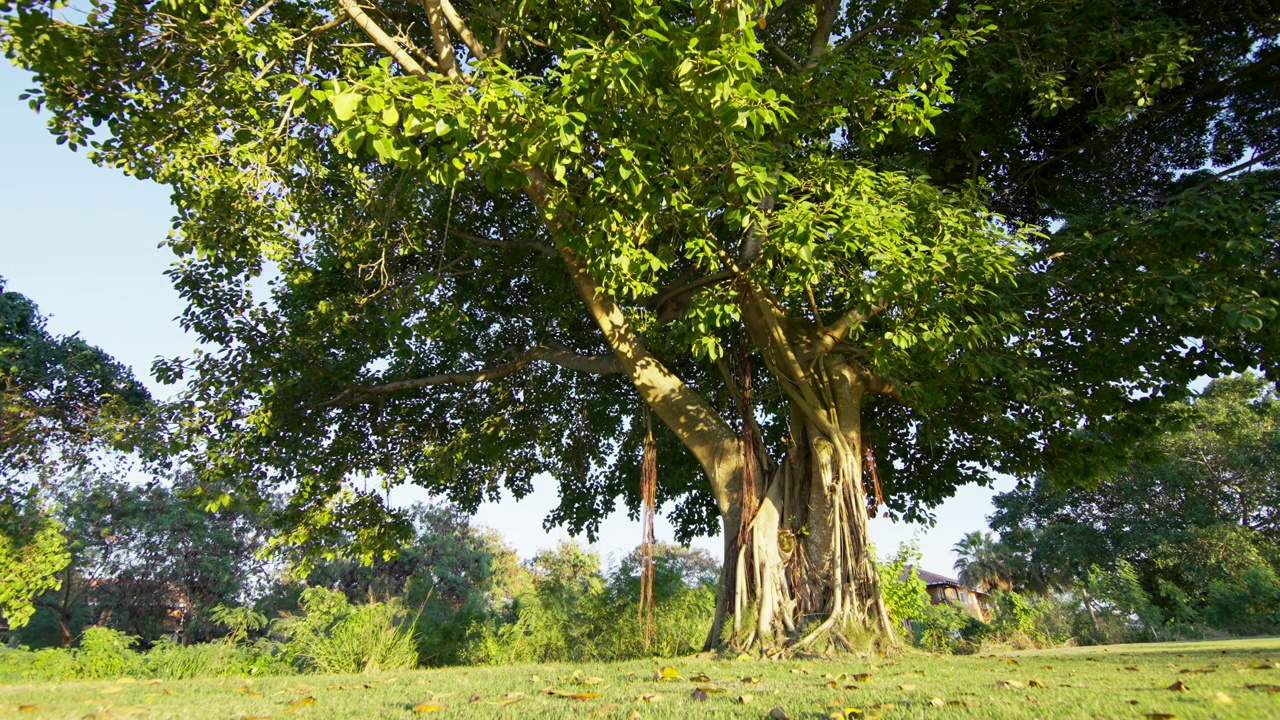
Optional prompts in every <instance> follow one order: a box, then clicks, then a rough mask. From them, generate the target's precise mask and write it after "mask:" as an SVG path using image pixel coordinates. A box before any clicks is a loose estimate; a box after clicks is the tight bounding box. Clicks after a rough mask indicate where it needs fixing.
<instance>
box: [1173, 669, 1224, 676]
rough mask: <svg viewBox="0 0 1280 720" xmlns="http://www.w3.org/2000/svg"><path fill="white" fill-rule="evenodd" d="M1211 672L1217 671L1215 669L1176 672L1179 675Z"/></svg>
mask: <svg viewBox="0 0 1280 720" xmlns="http://www.w3.org/2000/svg"><path fill="white" fill-rule="evenodd" d="M1211 672H1217V670H1183V671H1182V672H1180V673H1178V674H1179V675H1207V674H1209V673H1211Z"/></svg>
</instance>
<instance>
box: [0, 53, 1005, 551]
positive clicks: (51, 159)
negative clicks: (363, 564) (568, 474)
mask: <svg viewBox="0 0 1280 720" xmlns="http://www.w3.org/2000/svg"><path fill="white" fill-rule="evenodd" d="M30 86H31V81H30V76H29V74H28V73H26V72H24V71H22V70H19V69H17V68H13V67H10V66H8V65H2V66H0V137H4V138H5V139H6V141H7V142H6V143H5V148H4V151H3V152H0V218H2V221H0V276H3V277H5V278H6V279H7V281H8V282H7V285H8V289H10V290H13V291H16V292H20V293H22V294H24V295H26V296H28V297H30V298H31V299H33V300H35V302H36V303H38V304H39V305H40V309H41V311H42V312H43V313H44V314H46V315H48V316H50V319H49V327H50V329H51V330H52V331H53V332H55V333H60V334H69V333H75V332H78V333H80V336H81V337H82V338H84V339H85V340H86V341H88V342H90V343H92V344H94V345H97V346H99V347H101V348H103V349H104V350H106V351H107V352H109V353H111V354H112V355H113V356H115V357H116V359H118V360H120V361H121V362H123V363H125V364H128V365H130V366H132V367H133V369H134V372H135V373H136V374H137V375H138V377H139V378H140V379H142V380H144V381H145V382H147V383H148V385H149V386H150V387H151V389H152V391H153V392H154V393H156V394H157V395H158V396H161V397H164V396H168V395H170V394H171V393H172V388H165V387H163V386H160V385H158V384H157V383H156V382H155V380H154V379H153V378H152V377H151V374H150V368H151V362H152V360H153V359H155V358H156V357H159V356H164V357H172V356H177V355H185V354H188V353H190V352H191V350H192V349H193V348H194V347H195V346H196V341H195V339H194V338H192V337H190V336H187V335H184V333H183V331H182V328H181V327H179V325H178V323H177V321H176V318H177V316H178V315H179V314H181V312H182V307H183V306H182V302H181V300H180V299H179V298H178V295H177V293H176V292H175V291H174V290H173V288H172V287H171V286H170V284H169V280H168V278H166V277H165V276H164V274H163V273H164V271H165V269H166V268H167V267H168V266H169V264H170V263H171V262H172V260H173V256H172V254H171V253H170V252H169V251H168V250H167V249H164V248H160V247H158V245H159V244H160V243H161V242H163V241H164V239H165V238H166V237H167V235H168V232H169V227H170V218H171V216H172V214H173V213H172V210H171V208H170V205H169V193H168V190H167V189H166V188H164V187H161V186H159V185H156V184H154V183H150V182H141V181H138V180H134V179H131V178H128V177H126V176H124V175H123V174H122V173H120V172H117V171H114V170H107V169H103V168H99V167H96V166H94V165H93V164H91V163H90V162H89V161H88V160H86V159H85V157H84V155H83V152H81V153H72V152H70V151H68V150H67V149H66V148H65V147H59V146H58V145H57V144H55V142H54V139H53V137H52V136H51V135H49V134H48V132H47V131H46V130H45V128H44V121H43V119H42V118H40V117H39V116H37V115H36V114H35V113H34V112H32V111H31V110H30V109H29V108H28V107H27V105H26V103H25V102H22V101H19V100H18V99H17V98H18V95H19V94H21V93H22V91H23V90H25V89H27V88H28V87H30ZM1010 487H1011V481H1008V480H1003V481H1000V482H997V484H996V487H995V488H994V489H984V488H978V487H969V488H963V489H961V490H960V492H959V493H958V494H957V495H956V496H955V497H954V498H952V499H951V500H949V501H948V502H946V503H944V504H943V505H942V506H941V507H939V508H938V509H937V516H938V521H937V524H936V525H935V526H934V527H932V528H926V527H921V526H918V525H907V524H895V523H891V522H889V521H888V520H885V519H876V520H873V521H872V525H871V536H872V541H873V542H874V543H875V544H876V546H877V547H878V548H879V549H880V550H881V552H890V551H892V550H893V549H895V548H896V547H897V546H898V543H899V542H902V541H904V540H909V539H911V538H912V537H913V536H918V539H919V542H920V548H921V551H922V552H923V555H924V562H923V566H924V567H925V568H926V569H929V570H932V571H934V572H938V573H944V574H951V572H952V565H953V563H954V562H955V557H954V554H953V553H952V552H951V546H952V545H954V544H955V543H956V542H957V541H958V540H959V539H960V537H961V536H962V535H964V534H965V533H967V532H970V531H973V530H985V529H986V527H987V526H986V517H987V516H988V515H989V514H990V513H991V497H992V495H993V494H994V493H995V492H996V491H1003V490H1008V489H1009V488H1010ZM399 497H400V498H402V499H410V498H411V499H425V498H424V496H423V495H421V494H415V493H413V492H412V491H405V492H402V493H400V495H399ZM555 504H556V497H555V485H554V483H553V481H551V480H550V479H549V478H543V479H541V480H540V481H538V482H535V492H534V494H533V495H531V496H529V497H527V498H525V499H524V500H523V501H521V502H518V503H517V502H515V501H514V500H512V499H510V498H507V499H505V500H504V501H502V502H499V503H490V504H486V505H485V506H483V507H481V508H480V511H479V513H478V515H477V521H478V522H479V524H481V525H486V526H489V527H492V528H495V529H497V530H499V531H500V532H501V533H502V534H503V535H504V536H505V537H506V538H507V540H508V542H510V543H511V544H512V545H513V546H514V547H515V548H516V549H517V550H518V551H519V552H520V554H521V555H523V556H525V557H529V556H531V555H533V553H535V552H537V550H538V549H540V548H544V547H549V546H551V545H554V544H555V542H556V541H557V540H561V539H567V538H568V534H567V533H566V532H564V531H563V530H562V529H556V530H552V531H551V532H550V533H548V532H544V531H543V529H542V519H543V518H545V517H546V516H547V514H548V513H549V512H550V511H551V509H552V508H553V507H554V506H555ZM656 531H657V534H658V537H659V539H667V540H670V539H671V537H672V532H671V526H670V525H669V524H667V523H665V522H664V521H663V519H662V518H661V517H659V520H658V523H657V528H656ZM639 540H640V525H639V523H638V522H633V521H631V520H629V519H628V518H627V517H626V514H625V512H618V513H615V514H614V515H613V516H611V517H609V518H608V519H607V520H606V521H605V522H604V523H603V525H602V528H601V537H600V542H599V543H598V544H597V546H596V549H597V550H598V551H599V552H600V553H601V554H602V555H604V556H606V558H607V557H609V556H610V555H612V556H614V557H615V558H616V557H620V556H621V555H623V554H625V553H626V552H628V551H630V549H631V548H633V547H634V546H635V545H636V544H638V542H639ZM695 544H696V545H698V546H701V547H705V548H707V549H708V550H710V551H712V553H713V554H715V555H716V556H717V557H719V555H720V540H719V539H704V540H700V541H697V542H696V543H695Z"/></svg>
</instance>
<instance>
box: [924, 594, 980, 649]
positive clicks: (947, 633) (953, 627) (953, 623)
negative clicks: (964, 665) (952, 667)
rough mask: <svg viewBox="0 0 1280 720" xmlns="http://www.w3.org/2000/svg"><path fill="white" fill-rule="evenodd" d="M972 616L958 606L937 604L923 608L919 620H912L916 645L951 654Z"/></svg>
mask: <svg viewBox="0 0 1280 720" xmlns="http://www.w3.org/2000/svg"><path fill="white" fill-rule="evenodd" d="M971 617H972V616H971V615H969V613H967V612H965V611H964V609H963V608H961V607H960V606H959V605H955V604H952V603H938V604H937V605H929V606H928V607H926V608H924V611H923V612H921V614H920V619H919V620H913V621H912V623H911V627H912V630H913V631H914V633H915V636H916V644H917V645H919V646H920V647H922V648H924V649H926V650H933V651H934V652H952V651H954V650H955V649H956V647H957V645H958V644H959V642H960V640H961V635H960V631H961V630H962V629H963V628H965V627H966V626H968V624H969V620H970V618H971Z"/></svg>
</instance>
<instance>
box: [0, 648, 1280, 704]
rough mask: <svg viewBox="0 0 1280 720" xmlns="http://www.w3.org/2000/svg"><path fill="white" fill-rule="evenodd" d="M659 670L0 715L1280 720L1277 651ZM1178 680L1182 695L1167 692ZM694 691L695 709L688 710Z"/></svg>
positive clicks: (72, 687)
mask: <svg viewBox="0 0 1280 720" xmlns="http://www.w3.org/2000/svg"><path fill="white" fill-rule="evenodd" d="M665 664H667V665H670V666H671V667H673V668H675V670H676V671H677V672H678V674H679V678H678V679H668V680H658V679H656V678H655V675H656V674H657V672H658V670H659V668H660V667H661V666H662V665H663V663H658V662H649V661H638V662H628V663H617V664H610V665H595V664H583V665H536V666H535V665H528V666H518V667H504V668H456V669H448V670H422V671H413V672H401V673H393V674H380V675H351V676H319V675H304V676H292V677H282V678H260V679H255V680H249V681H246V680H242V679H235V678H227V679H212V680H185V681H130V680H129V679H127V678H124V679H121V680H118V681H115V682H81V683H67V684H61V685H48V684H40V685H23V686H5V687H0V717H14V718H17V717H22V718H27V717H33V718H35V717H39V718H76V719H77V720H80V719H81V718H125V717H130V718H202V719H203V718H225V719H227V720H240V719H244V718H289V719H290V720H310V719H312V718H317V719H318V718H406V719H407V718H415V717H429V718H450V717H466V718H473V717H474V718H516V719H519V720H526V719H529V718H560V717H601V718H631V717H640V718H685V717H705V716H715V717H722V718H767V717H769V713H770V710H772V709H773V708H780V709H781V710H782V711H783V712H784V713H785V715H786V717H789V718H797V719H798V718H829V717H831V716H832V713H833V712H835V713H839V712H843V711H845V710H847V709H854V708H856V709H857V710H858V711H859V712H861V713H862V715H858V714H856V713H854V714H851V715H850V717H882V718H884V719H885V720H890V719H892V718H930V719H933V718H937V719H939V720H942V719H944V718H966V719H968V718H974V719H976V718H1090V719H1092V718H1109V719H1111V718H1134V719H1135V720H1136V719H1139V718H1155V719H1157V720H1159V719H1160V718H1169V717H1179V718H1186V719H1187V720H1195V719H1197V718H1241V719H1244V718H1250V719H1258V718H1280V638H1266V639H1250V640H1235V641H1222V642H1203V643H1177V644H1166V645H1117V646H1111V647H1095V648H1069V649H1064V650H1050V651H1035V652H1021V653H1008V654H1003V655H999V656H968V657H951V656H945V657H937V656H933V655H927V654H922V653H909V654H904V655H901V656H898V657H894V658H887V659H874V660H872V661H869V662H868V661H843V662H827V661H786V662H765V661H756V660H731V659H724V660H721V659H709V658H697V657H690V658H681V659H678V660H672V661H669V662H667V663H665ZM867 674H869V677H868V676H867ZM1177 682H1181V683H1183V684H1184V685H1185V686H1186V690H1182V691H1179V690H1170V689H1168V686H1170V685H1172V684H1174V683H1177ZM1251 685H1252V686H1255V687H1253V688H1250V687H1249V686H1251ZM698 688H704V689H705V699H702V700H696V699H694V697H692V695H693V694H694V693H695V692H696V691H697V690H698ZM549 691H555V693H563V694H552V693H551V692H549ZM575 694H576V695H579V697H577V698H575V697H571V695H575ZM698 694H699V695H700V696H701V695H703V693H698ZM744 701H745V702H744ZM415 706H418V707H419V708H420V711H421V712H418V713H416V712H415V711H414V707H415ZM633 713H638V715H633Z"/></svg>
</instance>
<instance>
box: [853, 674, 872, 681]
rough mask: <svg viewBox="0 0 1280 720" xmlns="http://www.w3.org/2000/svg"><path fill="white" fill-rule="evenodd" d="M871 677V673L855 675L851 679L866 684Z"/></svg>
mask: <svg viewBox="0 0 1280 720" xmlns="http://www.w3.org/2000/svg"><path fill="white" fill-rule="evenodd" d="M871 677H872V675H871V673H858V674H857V675H854V676H853V679H854V680H857V681H858V682H866V681H868V680H870V679H871Z"/></svg>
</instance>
